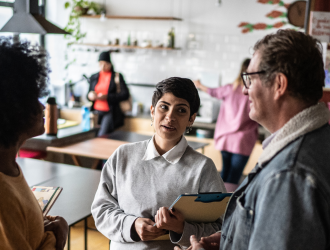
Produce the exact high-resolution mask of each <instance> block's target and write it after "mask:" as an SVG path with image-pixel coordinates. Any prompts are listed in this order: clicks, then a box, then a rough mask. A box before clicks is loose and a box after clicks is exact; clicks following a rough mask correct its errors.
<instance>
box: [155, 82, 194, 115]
mask: <svg viewBox="0 0 330 250" xmlns="http://www.w3.org/2000/svg"><path fill="white" fill-rule="evenodd" d="M165 93H172V94H173V95H174V96H176V97H178V98H182V99H185V100H186V101H187V102H188V103H189V106H190V117H191V116H192V115H193V114H195V113H197V111H198V109H199V106H200V99H199V95H198V91H197V89H196V87H195V84H194V83H193V82H192V81H191V80H190V79H187V78H180V77H170V78H167V79H165V80H163V81H161V82H159V83H157V85H156V90H155V91H154V94H153V96H152V106H154V107H156V104H157V102H158V101H159V99H160V98H162V96H163V95H164V94H165Z"/></svg>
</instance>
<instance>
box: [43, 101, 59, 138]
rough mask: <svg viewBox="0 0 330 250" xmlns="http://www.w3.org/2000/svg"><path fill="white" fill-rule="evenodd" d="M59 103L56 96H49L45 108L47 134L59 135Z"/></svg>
mask: <svg viewBox="0 0 330 250" xmlns="http://www.w3.org/2000/svg"><path fill="white" fill-rule="evenodd" d="M57 118H58V117H57V105H56V99H55V97H49V98H48V100H47V103H46V109H45V130H46V134H47V135H57Z"/></svg>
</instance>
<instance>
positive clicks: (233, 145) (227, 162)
mask: <svg viewBox="0 0 330 250" xmlns="http://www.w3.org/2000/svg"><path fill="white" fill-rule="evenodd" d="M249 63H250V59H245V60H244V61H243V63H242V65H241V70H240V74H239V75H238V76H237V78H236V80H235V81H234V82H233V84H227V85H225V86H222V87H219V88H208V87H206V86H204V85H203V84H202V83H201V82H200V81H199V80H197V81H195V82H194V83H195V85H196V87H197V88H198V89H200V90H202V91H204V92H206V93H208V94H209V95H210V96H212V97H215V98H217V99H219V100H222V103H221V108H220V112H219V116H218V119H217V124H216V128H215V132H214V140H215V148H216V149H218V150H220V151H221V155H222V172H221V177H222V179H223V181H224V182H227V183H234V184H238V182H239V180H240V177H241V175H242V172H243V169H244V167H245V165H246V163H247V161H248V159H249V156H250V154H251V152H252V149H253V147H254V144H255V143H256V141H257V138H258V123H256V122H255V121H252V120H251V119H250V117H249V110H250V103H249V97H248V96H246V95H244V94H243V92H242V89H243V86H244V85H243V81H242V79H241V73H242V72H245V71H246V69H247V67H248V66H249Z"/></svg>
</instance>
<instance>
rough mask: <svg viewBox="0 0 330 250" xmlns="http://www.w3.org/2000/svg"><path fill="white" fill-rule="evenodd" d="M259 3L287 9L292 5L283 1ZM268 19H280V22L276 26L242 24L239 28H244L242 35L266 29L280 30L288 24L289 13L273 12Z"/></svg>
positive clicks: (263, 1) (259, 1)
mask: <svg viewBox="0 0 330 250" xmlns="http://www.w3.org/2000/svg"><path fill="white" fill-rule="evenodd" d="M257 2H258V3H261V4H272V5H276V8H278V7H285V8H286V9H288V8H289V6H290V4H291V3H284V2H283V1H281V0H257ZM266 17H267V18H269V19H280V20H279V21H278V22H276V23H274V24H267V23H255V24H253V23H248V22H241V23H240V24H239V25H238V27H240V28H242V33H249V32H252V31H254V30H266V29H273V28H276V29H279V28H281V27H283V26H284V25H286V24H288V19H287V12H282V11H279V10H276V9H275V10H273V11H271V12H270V13H267V14H266Z"/></svg>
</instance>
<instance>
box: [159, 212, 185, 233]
mask: <svg viewBox="0 0 330 250" xmlns="http://www.w3.org/2000/svg"><path fill="white" fill-rule="evenodd" d="M155 222H156V224H157V228H160V229H166V230H171V231H173V232H176V233H178V234H182V233H183V228H184V218H183V215H182V214H181V213H180V212H179V211H173V210H172V209H171V210H168V208H167V207H161V208H160V209H159V210H158V211H157V214H156V216H155Z"/></svg>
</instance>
